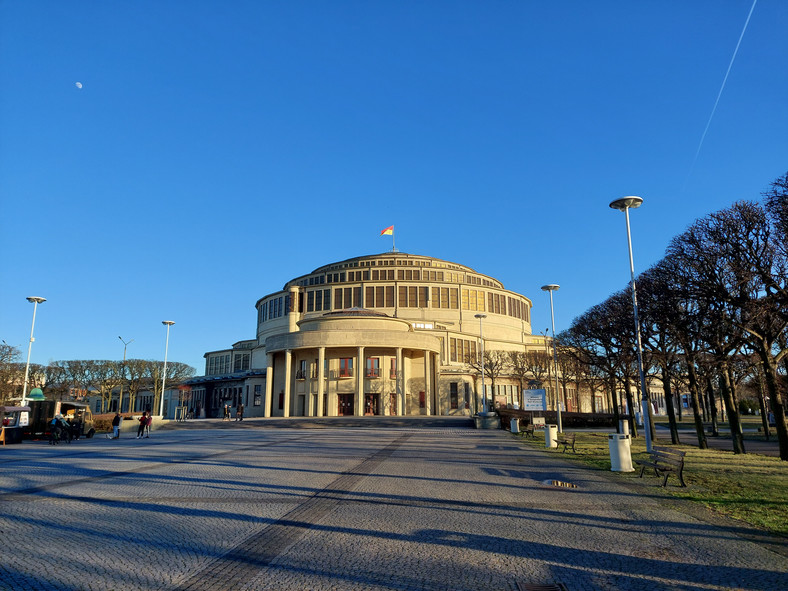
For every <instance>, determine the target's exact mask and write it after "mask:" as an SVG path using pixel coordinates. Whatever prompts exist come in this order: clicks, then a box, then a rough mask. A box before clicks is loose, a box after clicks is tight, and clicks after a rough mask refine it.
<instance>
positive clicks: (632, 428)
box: [624, 378, 638, 439]
mask: <svg viewBox="0 0 788 591" xmlns="http://www.w3.org/2000/svg"><path fill="white" fill-rule="evenodd" d="M624 395H625V396H626V398H627V411H629V433H630V436H631V437H632V439H637V436H638V423H637V421H636V420H635V411H636V410H637V408H638V407H637V406H636V405H633V404H632V387H631V386H630V384H629V379H628V378H624Z"/></svg>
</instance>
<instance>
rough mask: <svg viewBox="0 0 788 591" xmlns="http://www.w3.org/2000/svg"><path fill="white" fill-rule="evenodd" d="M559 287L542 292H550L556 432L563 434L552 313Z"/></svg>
mask: <svg viewBox="0 0 788 591" xmlns="http://www.w3.org/2000/svg"><path fill="white" fill-rule="evenodd" d="M560 287H561V286H560V285H557V284H555V283H550V284H548V285H543V286H542V291H548V292H550V322H551V324H552V325H553V372H554V373H555V408H556V418H557V422H558V432H559V433H563V432H564V427H563V424H562V423H561V400H560V398H559V396H558V353H557V351H556V346H555V314H554V313H553V292H554V291H558V290H559V289H560Z"/></svg>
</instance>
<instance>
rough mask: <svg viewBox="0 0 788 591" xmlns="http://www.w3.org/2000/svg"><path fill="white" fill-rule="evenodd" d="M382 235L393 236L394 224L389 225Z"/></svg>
mask: <svg viewBox="0 0 788 591" xmlns="http://www.w3.org/2000/svg"><path fill="white" fill-rule="evenodd" d="M380 235H381V236H393V235H394V226H389V227H388V228H386V229H385V230H383V231H382V232H381V233H380Z"/></svg>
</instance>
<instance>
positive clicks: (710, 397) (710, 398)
mask: <svg viewBox="0 0 788 591" xmlns="http://www.w3.org/2000/svg"><path fill="white" fill-rule="evenodd" d="M706 402H707V403H708V405H709V417H710V418H711V436H712V437H719V436H720V425H719V423H718V422H717V401H716V400H715V399H714V384H713V383H712V382H711V376H706Z"/></svg>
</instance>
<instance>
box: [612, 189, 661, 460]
mask: <svg viewBox="0 0 788 591" xmlns="http://www.w3.org/2000/svg"><path fill="white" fill-rule="evenodd" d="M642 203H643V199H642V198H641V197H636V196H634V195H632V196H629V197H622V198H621V199H616V200H615V201H612V202H611V203H610V208H611V209H617V210H619V211H623V212H624V217H625V218H626V220H627V244H628V245H629V272H630V275H631V277H632V308H633V309H634V312H635V342H636V345H637V354H638V373H639V374H640V402H641V407H642V412H643V430H644V431H645V432H646V451H647V452H649V453H651V419H650V416H649V406H650V405H649V400H648V390H646V375H645V374H644V373H643V348H642V346H641V344H640V322H639V321H638V296H637V292H636V291H635V262H634V259H633V258H632V235H631V232H630V229H629V210H630V209H637V208H638V207H640V206H641V205H642Z"/></svg>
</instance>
